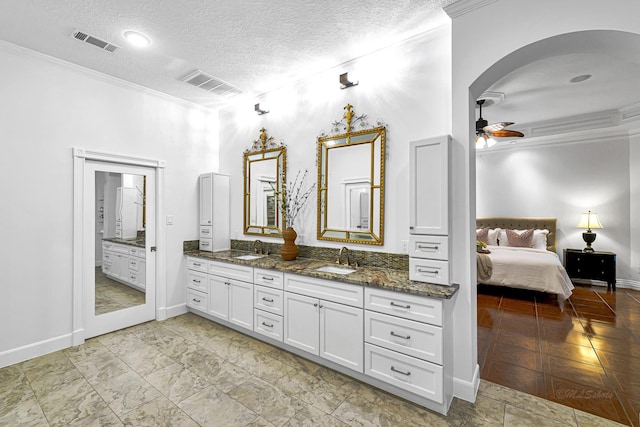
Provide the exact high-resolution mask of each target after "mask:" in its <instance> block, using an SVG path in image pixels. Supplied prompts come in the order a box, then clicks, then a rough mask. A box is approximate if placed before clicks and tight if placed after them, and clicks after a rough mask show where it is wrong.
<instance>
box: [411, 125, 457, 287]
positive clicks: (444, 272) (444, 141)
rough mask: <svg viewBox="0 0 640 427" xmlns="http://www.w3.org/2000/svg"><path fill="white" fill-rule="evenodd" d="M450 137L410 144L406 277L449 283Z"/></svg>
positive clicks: (442, 283)
mask: <svg viewBox="0 0 640 427" xmlns="http://www.w3.org/2000/svg"><path fill="white" fill-rule="evenodd" d="M450 144H451V137H450V136H448V135H446V136H441V137H437V138H431V139H424V140H420V141H413V142H411V144H410V150H411V153H410V159H411V163H410V198H409V200H410V209H409V211H410V219H409V233H410V235H409V278H410V279H411V280H416V281H419V282H428V283H436V284H441V285H448V284H449V271H450V269H451V265H450V262H449V259H450V254H449V200H450V198H449V150H450V148H449V146H450Z"/></svg>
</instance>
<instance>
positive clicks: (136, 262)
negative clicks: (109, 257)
mask: <svg viewBox="0 0 640 427" xmlns="http://www.w3.org/2000/svg"><path fill="white" fill-rule="evenodd" d="M142 266H144V260H141V259H140V258H138V257H129V270H132V271H140V269H141V268H142Z"/></svg>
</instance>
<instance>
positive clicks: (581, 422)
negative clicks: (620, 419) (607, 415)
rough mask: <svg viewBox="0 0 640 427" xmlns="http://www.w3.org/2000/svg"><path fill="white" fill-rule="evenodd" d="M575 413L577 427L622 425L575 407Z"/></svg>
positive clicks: (612, 426)
mask: <svg viewBox="0 0 640 427" xmlns="http://www.w3.org/2000/svg"><path fill="white" fill-rule="evenodd" d="M575 413H576V422H577V424H578V427H617V426H623V425H624V424H620V423H617V422H615V421H611V420H607V419H604V418H600V417H597V416H595V415H592V414H588V413H586V412H582V411H579V410H577V409H576V410H575ZM638 425H640V419H639V420H638Z"/></svg>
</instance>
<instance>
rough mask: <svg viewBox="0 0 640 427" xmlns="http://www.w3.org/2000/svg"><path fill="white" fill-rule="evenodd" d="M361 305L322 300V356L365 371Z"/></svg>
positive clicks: (355, 369)
mask: <svg viewBox="0 0 640 427" xmlns="http://www.w3.org/2000/svg"><path fill="white" fill-rule="evenodd" d="M363 318H364V317H363V310H362V309H361V308H355V307H349V306H347V305H342V304H337V303H334V302H329V301H322V300H321V301H320V356H322V357H323V358H325V359H327V360H331V361H332V362H335V363H337V364H339V365H342V366H346V367H347V368H350V369H353V370H354V371H358V372H363V357H364V356H363V355H364V332H363V327H364V321H363Z"/></svg>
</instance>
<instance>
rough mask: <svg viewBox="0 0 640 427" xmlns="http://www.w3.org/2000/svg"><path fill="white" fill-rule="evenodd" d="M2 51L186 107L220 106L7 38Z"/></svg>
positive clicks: (0, 41) (2, 42)
mask: <svg viewBox="0 0 640 427" xmlns="http://www.w3.org/2000/svg"><path fill="white" fill-rule="evenodd" d="M0 51H2V52H6V53H10V54H14V55H18V56H24V57H30V58H35V59H38V60H41V61H46V62H48V63H50V64H54V65H58V66H60V67H63V68H66V69H68V70H71V71H75V72H78V73H80V74H83V75H85V76H88V77H90V78H93V79H95V80H100V81H103V82H106V83H110V84H113V85H115V86H120V87H124V88H127V89H131V90H134V91H136V92H139V93H143V94H145V95H150V96H153V97H156V98H160V99H163V100H165V101H169V102H172V103H174V104H180V105H182V106H184V107H189V108H196V109H198V110H201V111H204V112H207V113H212V112H215V111H217V110H218V108H210V107H206V106H204V105H200V104H196V103H193V102H191V101H187V100H186V99H182V98H178V97H175V96H172V95H169V94H166V93H163V92H159V91H157V90H154V89H150V88H148V87H145V86H141V85H139V84H136V83H131V82H129V81H126V80H123V79H120V78H118V77H114V76H110V75H108V74H104V73H100V72H98V71H95V70H92V69H90V68H86V67H83V66H81V65H78V64H74V63H72V62H68V61H65V60H62V59H59V58H56V57H53V56H49V55H45V54H44V53H40V52H38V51H35V50H31V49H29V48H26V47H22V46H20V45H17V44H14V43H10V42H8V41H6V40H0Z"/></svg>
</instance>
